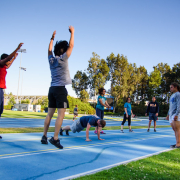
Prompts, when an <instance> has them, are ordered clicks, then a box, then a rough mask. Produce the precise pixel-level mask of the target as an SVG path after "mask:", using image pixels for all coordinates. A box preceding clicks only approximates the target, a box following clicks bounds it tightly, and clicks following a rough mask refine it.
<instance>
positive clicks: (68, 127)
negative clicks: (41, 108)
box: [62, 126, 70, 131]
mask: <svg viewBox="0 0 180 180" xmlns="http://www.w3.org/2000/svg"><path fill="white" fill-rule="evenodd" d="M62 130H63V131H64V130H70V126H65V127H63V128H62Z"/></svg>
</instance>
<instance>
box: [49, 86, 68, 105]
mask: <svg viewBox="0 0 180 180" xmlns="http://www.w3.org/2000/svg"><path fill="white" fill-rule="evenodd" d="M67 95H68V92H67V90H66V88H65V86H51V87H50V88H49V93H48V100H49V105H48V107H49V108H69V103H68V100H67Z"/></svg>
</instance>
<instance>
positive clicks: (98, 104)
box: [96, 96, 106, 111]
mask: <svg viewBox="0 0 180 180" xmlns="http://www.w3.org/2000/svg"><path fill="white" fill-rule="evenodd" d="M99 99H102V102H103V104H105V102H106V98H105V97H104V96H98V100H97V105H96V108H98V109H100V110H103V111H104V106H102V105H101V103H100V102H99Z"/></svg>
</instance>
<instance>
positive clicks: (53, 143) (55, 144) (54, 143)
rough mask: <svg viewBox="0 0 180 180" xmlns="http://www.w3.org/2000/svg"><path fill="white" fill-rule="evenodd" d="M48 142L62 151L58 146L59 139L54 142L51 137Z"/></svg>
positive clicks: (59, 145) (60, 146)
mask: <svg viewBox="0 0 180 180" xmlns="http://www.w3.org/2000/svg"><path fill="white" fill-rule="evenodd" d="M49 142H50V143H51V144H52V145H54V146H56V147H57V148H59V149H63V146H62V145H61V144H60V140H59V139H58V140H54V137H52V138H51V139H49Z"/></svg>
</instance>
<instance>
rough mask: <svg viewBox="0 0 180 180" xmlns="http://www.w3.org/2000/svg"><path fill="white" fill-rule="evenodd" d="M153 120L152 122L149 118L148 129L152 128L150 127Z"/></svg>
mask: <svg viewBox="0 0 180 180" xmlns="http://www.w3.org/2000/svg"><path fill="white" fill-rule="evenodd" d="M151 122H152V120H149V124H148V129H150V127H151Z"/></svg>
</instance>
